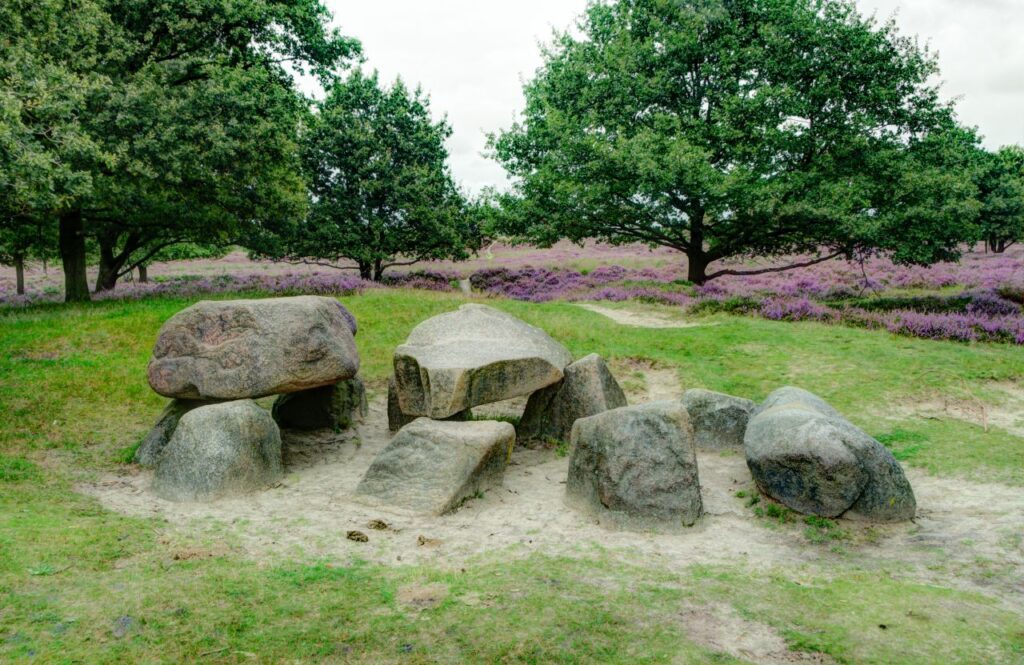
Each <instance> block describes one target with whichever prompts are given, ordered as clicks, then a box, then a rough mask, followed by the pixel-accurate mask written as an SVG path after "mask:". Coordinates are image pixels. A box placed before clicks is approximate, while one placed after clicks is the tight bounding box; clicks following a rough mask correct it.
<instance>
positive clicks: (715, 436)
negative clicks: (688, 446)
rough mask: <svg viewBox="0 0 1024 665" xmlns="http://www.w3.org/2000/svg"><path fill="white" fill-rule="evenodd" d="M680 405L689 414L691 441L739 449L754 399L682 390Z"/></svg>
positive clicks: (703, 445) (712, 447)
mask: <svg viewBox="0 0 1024 665" xmlns="http://www.w3.org/2000/svg"><path fill="white" fill-rule="evenodd" d="M683 406H685V407H686V411H687V412H688V413H689V414H690V424H692V425H693V436H694V442H695V443H696V445H697V448H698V449H700V450H731V449H736V450H741V449H742V448H743V436H744V434H745V433H746V431H747V423H748V422H749V421H750V413H751V411H753V410H754V406H755V405H754V403H753V402H752V401H750V400H749V399H743V398H742V397H733V396H732V395H725V394H723V393H716V392H712V391H710V390H700V389H693V390H687V391H686V392H685V393H683Z"/></svg>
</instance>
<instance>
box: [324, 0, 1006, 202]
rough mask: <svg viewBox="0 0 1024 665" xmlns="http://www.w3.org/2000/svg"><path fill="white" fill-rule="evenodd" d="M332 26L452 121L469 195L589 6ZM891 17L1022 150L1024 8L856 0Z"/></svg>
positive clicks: (963, 107) (465, 4) (334, 7)
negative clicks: (493, 138)
mask: <svg viewBox="0 0 1024 665" xmlns="http://www.w3.org/2000/svg"><path fill="white" fill-rule="evenodd" d="M326 4H327V6H328V7H329V8H330V9H331V11H332V12H333V13H334V17H335V24H336V25H337V26H338V27H340V28H341V29H342V32H344V33H345V34H347V35H350V36H353V37H356V38H358V39H359V40H360V41H361V42H362V43H363V51H364V55H365V57H366V67H367V68H368V69H377V70H379V71H380V73H381V76H382V78H384V79H385V80H389V79H394V78H395V77H396V76H399V75H400V76H401V77H402V78H403V79H404V80H405V81H406V82H407V83H409V84H411V85H416V84H419V85H421V86H422V87H423V89H424V91H425V92H427V93H428V94H429V95H430V98H431V108H432V111H433V112H434V115H435V116H437V117H440V116H442V115H447V117H448V120H449V122H450V123H451V125H452V128H453V130H454V131H453V135H452V137H451V139H450V140H449V149H450V152H451V161H450V163H451V167H452V171H453V173H454V175H455V178H456V180H457V181H458V182H460V183H461V184H462V185H463V187H465V188H466V189H467V190H468V191H470V192H476V191H479V190H480V189H481V188H482V187H485V186H496V187H499V188H501V187H504V186H505V184H506V182H507V181H506V179H505V175H504V171H503V170H502V168H501V167H500V166H499V165H498V164H497V163H495V162H494V161H492V160H490V159H488V158H487V157H486V156H485V155H484V152H485V149H486V143H487V138H486V137H487V134H488V133H490V132H496V131H498V130H500V129H502V128H505V127H508V126H509V125H511V124H512V122H513V121H514V120H515V118H516V113H517V112H518V111H519V110H520V109H522V107H523V96H522V82H523V80H524V79H528V78H530V77H532V75H533V72H534V71H535V70H536V69H537V67H538V66H539V65H540V63H541V57H540V48H539V45H540V44H541V43H543V42H548V41H550V38H551V35H552V31H553V30H554V29H556V28H557V29H559V30H561V29H565V28H567V27H569V26H570V25H572V23H573V21H574V19H575V17H576V16H578V15H579V14H581V13H582V11H583V9H584V8H585V7H586V4H587V3H586V0H514V1H513V0H326ZM857 4H858V6H859V7H860V8H861V10H862V11H863V12H864V13H867V14H871V13H876V14H877V16H878V17H879V18H882V19H885V18H888V17H890V16H894V17H895V19H896V22H897V24H898V25H899V27H900V29H901V32H903V33H904V34H909V35H918V36H919V37H920V38H921V40H922V41H924V42H927V43H929V44H930V45H931V47H932V48H934V49H935V50H937V51H938V54H939V64H940V67H941V71H942V76H941V80H942V82H943V87H942V90H943V93H944V96H945V97H946V98H947V99H957V100H959V101H958V109H959V111H960V117H961V120H962V121H963V122H965V123H966V124H968V125H973V126H976V127H978V128H979V129H980V131H981V133H982V135H983V136H984V139H985V145H986V146H987V147H989V148H996V147H999V146H1001V145H1006V144H1009V143H1021V144H1024V37H1022V36H1021V35H1022V34H1024V0H857Z"/></svg>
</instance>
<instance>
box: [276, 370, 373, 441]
mask: <svg viewBox="0 0 1024 665" xmlns="http://www.w3.org/2000/svg"><path fill="white" fill-rule="evenodd" d="M368 410H369V407H368V405H367V402H366V387H365V386H364V385H363V382H362V380H361V379H360V378H359V377H356V378H353V379H347V380H345V381H339V382H338V383H335V384H333V385H330V386H323V387H320V388H313V389H311V390H303V391H301V392H297V393H288V394H287V395H281V396H279V397H278V398H277V399H276V400H275V401H274V406H273V409H272V410H271V413H272V415H273V417H274V421H275V422H277V424H278V425H279V426H280V427H284V428H287V429H300V430H314V429H333V430H343V429H349V428H350V427H352V426H353V425H355V424H357V423H361V422H362V421H363V419H364V418H365V417H366V414H367V412H368Z"/></svg>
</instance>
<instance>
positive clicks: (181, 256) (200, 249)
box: [151, 242, 232, 263]
mask: <svg viewBox="0 0 1024 665" xmlns="http://www.w3.org/2000/svg"><path fill="white" fill-rule="evenodd" d="M231 249H232V247H231V245H200V244H196V243H194V242H183V243H180V244H177V245H171V246H170V247H165V248H164V249H162V250H160V251H159V252H158V253H157V254H156V255H155V256H153V258H152V259H151V260H152V261H153V262H154V263H155V262H157V261H189V260H192V259H220V258H223V257H225V256H227V255H228V253H229V252H231Z"/></svg>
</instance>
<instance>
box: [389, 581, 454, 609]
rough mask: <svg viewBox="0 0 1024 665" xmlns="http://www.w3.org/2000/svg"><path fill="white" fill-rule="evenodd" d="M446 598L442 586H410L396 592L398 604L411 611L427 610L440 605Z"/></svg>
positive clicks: (446, 589) (445, 587) (445, 591)
mask: <svg viewBox="0 0 1024 665" xmlns="http://www.w3.org/2000/svg"><path fill="white" fill-rule="evenodd" d="M447 597H448V587H447V586H445V585H444V584H426V585H419V584H410V585H408V586H404V587H402V588H401V589H399V590H398V595H397V598H398V602H399V603H401V604H402V605H404V606H405V607H407V608H409V609H413V610H429V609H431V608H433V607H437V606H438V605H440V604H441V603H442V602H443V601H444V599H445V598H447Z"/></svg>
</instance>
